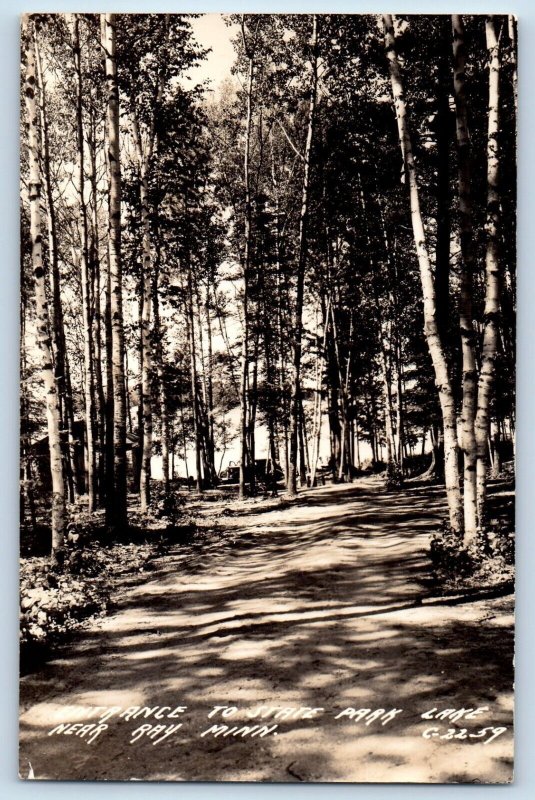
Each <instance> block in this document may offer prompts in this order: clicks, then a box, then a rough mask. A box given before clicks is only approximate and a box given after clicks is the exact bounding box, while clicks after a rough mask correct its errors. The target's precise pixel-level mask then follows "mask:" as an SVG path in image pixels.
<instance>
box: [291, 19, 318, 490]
mask: <svg viewBox="0 0 535 800" xmlns="http://www.w3.org/2000/svg"><path fill="white" fill-rule="evenodd" d="M310 47H311V53H312V56H311V62H312V74H311V80H310V99H309V104H308V128H307V138H306V144H305V153H304V168H303V188H302V193H301V212H300V215H299V242H298V259H297V294H296V301H295V320H294V326H293V328H294V330H293V338H294V341H293V376H292V391H291V397H290V463H289V474H288V487H287V488H288V494H289V495H290V496H294V495H295V494H296V493H297V444H298V433H299V408H300V395H301V389H300V383H301V349H302V344H301V337H302V333H303V298H304V290H305V267H306V257H307V226H308V195H309V184H310V155H311V151H312V138H313V135H314V123H315V117H316V100H317V91H318V18H317V15H316V14H313V15H312V36H311V39H310Z"/></svg>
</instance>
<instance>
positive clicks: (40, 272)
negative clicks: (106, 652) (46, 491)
mask: <svg viewBox="0 0 535 800" xmlns="http://www.w3.org/2000/svg"><path fill="white" fill-rule="evenodd" d="M30 24H31V23H30V22H29V20H28V18H27V17H25V18H24V20H23V37H24V39H25V41H26V75H25V85H24V97H25V102H26V111H27V115H28V160H29V179H28V197H29V202H30V238H31V245H32V266H33V277H34V290H35V310H36V333H37V345H38V348H39V351H40V354H41V377H42V380H43V383H44V387H45V398H46V420H47V431H48V444H49V452H50V472H51V478H52V560H53V561H54V562H56V563H61V560H62V555H63V548H64V542H65V517H66V512H65V483H64V479H63V464H62V453H61V417H60V408H59V396H58V391H57V387H56V382H55V380H54V368H53V358H52V342H51V338H50V319H49V311H48V302H47V297H46V285H45V273H44V268H43V255H42V232H41V175H40V171H39V134H38V122H37V120H38V113H39V112H38V108H37V102H36V96H35V93H36V87H37V79H36V67H35V53H34V48H33V45H32V40H31V36H30V32H29V30H28V28H29V25H30Z"/></svg>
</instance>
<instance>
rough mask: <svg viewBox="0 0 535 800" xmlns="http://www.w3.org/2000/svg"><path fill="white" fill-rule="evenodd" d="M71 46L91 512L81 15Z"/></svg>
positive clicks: (92, 480)
mask: <svg viewBox="0 0 535 800" xmlns="http://www.w3.org/2000/svg"><path fill="white" fill-rule="evenodd" d="M71 36H72V49H73V58H74V74H75V79H76V149H77V153H76V155H77V164H76V167H77V172H76V188H77V191H78V203H79V205H78V214H79V219H78V224H79V233H80V250H79V253H78V259H79V264H80V282H81V285H82V313H83V331H84V410H85V436H86V453H87V458H86V465H87V486H86V489H87V505H88V511H90V512H93V511H94V510H95V507H96V459H95V410H94V398H95V381H94V370H93V336H92V332H93V331H92V328H93V325H92V315H91V294H92V291H91V277H90V275H89V258H88V235H87V230H88V228H87V207H86V202H85V163H84V162H85V158H84V147H85V144H84V121H83V86H82V63H81V49H80V21H79V16H78V14H73V15H72V32H71Z"/></svg>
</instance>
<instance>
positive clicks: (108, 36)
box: [103, 14, 127, 529]
mask: <svg viewBox="0 0 535 800" xmlns="http://www.w3.org/2000/svg"><path fill="white" fill-rule="evenodd" d="M103 22H104V26H103V27H104V33H105V38H104V42H103V47H104V51H105V68H106V88H107V114H106V132H107V164H108V181H109V220H108V226H109V227H108V252H109V281H110V316H111V345H112V353H111V357H112V387H113V492H112V494H111V496H109V497H108V498H107V501H108V505H107V508H106V511H107V519H108V522H109V524H111V526H112V527H113V528H115V529H120V528H124V527H126V526H127V508H126V499H127V498H126V389H125V376H124V330H123V301H122V254H121V164H120V160H119V159H120V152H119V88H118V84H117V59H116V15H115V14H104V15H103Z"/></svg>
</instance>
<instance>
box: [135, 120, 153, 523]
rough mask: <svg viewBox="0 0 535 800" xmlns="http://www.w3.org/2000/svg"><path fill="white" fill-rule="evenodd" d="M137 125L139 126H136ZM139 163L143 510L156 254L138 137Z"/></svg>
mask: <svg viewBox="0 0 535 800" xmlns="http://www.w3.org/2000/svg"><path fill="white" fill-rule="evenodd" d="M136 128H137V125H136ZM136 146H137V156H138V164H139V169H140V181H139V199H140V204H141V228H142V231H143V234H142V264H141V291H142V295H143V303H142V313H141V398H142V399H141V405H142V417H143V438H142V442H141V473H140V480H139V499H140V507H141V511H142V513H146V512H147V511H148V509H149V506H150V470H151V456H152V361H153V358H152V342H151V314H152V296H151V288H152V275H151V272H152V256H151V234H150V221H149V184H148V179H147V171H146V163H145V159H144V156H143V153H142V150H141V138H140V136H139V134H138V136H137V137H136Z"/></svg>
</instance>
